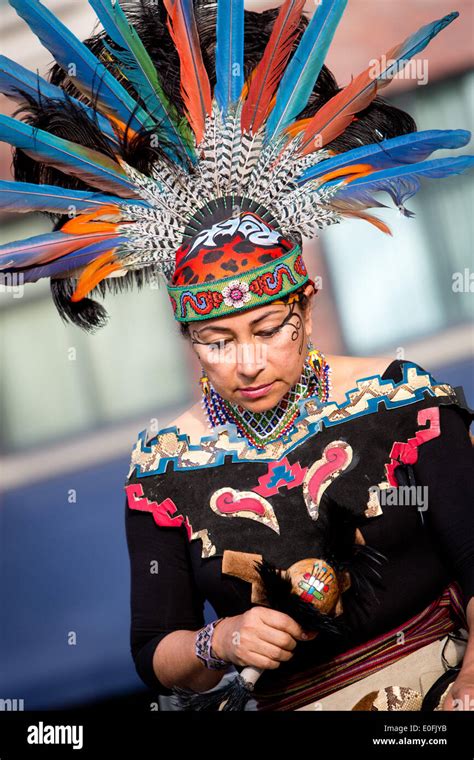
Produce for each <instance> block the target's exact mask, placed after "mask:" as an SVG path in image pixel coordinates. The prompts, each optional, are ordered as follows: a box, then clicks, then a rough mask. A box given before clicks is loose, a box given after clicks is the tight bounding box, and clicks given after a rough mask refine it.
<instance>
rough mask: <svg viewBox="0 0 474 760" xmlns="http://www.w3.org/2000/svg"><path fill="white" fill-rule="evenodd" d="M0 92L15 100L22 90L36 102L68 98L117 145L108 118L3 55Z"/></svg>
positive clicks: (0, 57) (0, 70) (0, 60)
mask: <svg viewBox="0 0 474 760" xmlns="http://www.w3.org/2000/svg"><path fill="white" fill-rule="evenodd" d="M0 92H1V93H3V94H4V95H7V97H9V98H14V99H15V100H18V99H20V98H21V93H22V92H26V93H27V94H28V95H29V96H30V97H32V98H34V100H35V101H36V103H40V101H41V100H42V99H44V98H48V99H50V100H61V101H65V100H66V99H68V100H70V101H71V102H72V103H74V105H75V106H78V108H82V110H83V111H84V112H85V113H86V114H87V116H88V117H89V119H90V120H91V121H92V122H94V123H95V122H96V121H97V125H98V126H99V128H100V131H101V132H102V134H104V135H105V136H106V137H107V139H108V140H110V141H111V142H112V143H114V145H118V139H117V135H116V134H115V132H114V129H113V127H112V125H111V123H110V121H109V120H108V119H106V118H105V117H104V116H102V115H101V114H100V113H98V112H97V111H94V110H93V109H92V108H90V107H89V106H87V105H86V104H85V103H82V102H81V101H80V100H77V99H76V98H73V97H71V96H70V95H67V94H66V93H65V92H64V90H62V89H61V88H60V87H56V85H54V84H50V83H49V82H48V81H46V79H43V77H40V75H39V74H34V73H33V72H32V71H29V70H28V69H25V68H24V66H20V64H19V63H15V61H12V60H10V58H7V57H6V56H4V55H0Z"/></svg>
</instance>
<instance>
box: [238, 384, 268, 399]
mask: <svg viewBox="0 0 474 760" xmlns="http://www.w3.org/2000/svg"><path fill="white" fill-rule="evenodd" d="M272 385H273V383H269V384H268V385H262V386H261V387H260V388H255V389H254V390H251V389H250V388H239V390H240V392H241V394H242V396H244V397H245V398H260V396H265V394H266V393H268V391H269V390H270V388H271V387H272Z"/></svg>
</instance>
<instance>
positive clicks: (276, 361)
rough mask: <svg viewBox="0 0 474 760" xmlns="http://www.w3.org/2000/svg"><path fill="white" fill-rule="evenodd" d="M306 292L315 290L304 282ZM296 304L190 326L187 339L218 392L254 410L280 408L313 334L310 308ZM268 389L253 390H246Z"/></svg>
mask: <svg viewBox="0 0 474 760" xmlns="http://www.w3.org/2000/svg"><path fill="white" fill-rule="evenodd" d="M304 292H305V294H306V295H307V296H308V297H309V296H311V294H312V293H313V292H314V291H313V286H312V285H311V284H308V286H307V288H306V289H305V291H304ZM310 306H311V305H310V303H309V304H308V306H307V308H306V311H305V313H304V312H303V311H302V310H301V307H300V305H299V303H298V302H297V301H293V302H292V303H289V304H272V303H269V304H267V305H266V306H259V307H258V308H254V309H249V310H248V311H244V312H241V313H240V314H236V315H235V316H234V315H229V316H226V317H219V318H217V319H206V320H202V321H199V322H191V323H190V324H189V336H190V339H191V342H192V345H193V348H194V351H195V353H196V354H197V356H198V358H199V360H200V362H201V365H202V367H203V369H204V370H205V372H206V374H207V376H208V378H209V380H210V382H211V383H212V385H213V386H214V388H215V389H216V391H217V392H218V393H219V394H220V395H221V396H222V397H223V398H225V399H227V400H228V401H230V402H232V403H235V404H240V405H241V406H243V407H245V408H246V409H249V410H250V411H253V412H263V411H266V410H267V409H271V408H272V407H273V406H275V405H276V404H278V402H279V401H280V400H281V398H282V397H283V396H284V395H285V393H287V392H288V390H289V389H290V388H291V386H292V385H294V384H295V383H296V382H297V380H298V379H299V377H300V375H301V371H302V368H303V364H304V361H305V358H306V355H307V349H306V346H307V342H308V339H309V337H310V336H311V327H312V321H311V307H310ZM259 386H266V387H265V388H263V389H261V390H259V391H254V392H252V390H250V389H252V388H253V389H255V388H258V387H259Z"/></svg>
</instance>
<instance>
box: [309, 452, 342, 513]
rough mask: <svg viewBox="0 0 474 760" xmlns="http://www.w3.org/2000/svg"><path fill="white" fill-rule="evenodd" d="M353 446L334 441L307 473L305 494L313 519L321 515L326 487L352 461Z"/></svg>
mask: <svg viewBox="0 0 474 760" xmlns="http://www.w3.org/2000/svg"><path fill="white" fill-rule="evenodd" d="M352 456H353V452H352V447H351V446H350V445H349V444H348V443H347V442H346V441H332V442H331V443H328V445H327V446H326V447H325V448H324V451H323V453H322V455H321V458H320V459H318V460H317V461H316V462H313V464H312V465H311V467H309V469H308V472H307V473H306V475H305V478H304V482H303V496H304V499H305V502H306V508H307V510H308V514H309V516H310V517H311V519H312V520H317V519H318V517H319V505H320V502H321V499H322V496H323V494H324V492H325V491H326V489H327V488H328V487H329V486H330V485H331V483H332V482H333V480H335V479H336V478H337V477H339V475H341V473H342V472H343V471H344V470H346V469H347V467H349V465H350V463H351V462H352Z"/></svg>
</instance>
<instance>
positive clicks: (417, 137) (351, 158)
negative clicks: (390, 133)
mask: <svg viewBox="0 0 474 760" xmlns="http://www.w3.org/2000/svg"><path fill="white" fill-rule="evenodd" d="M470 139H471V133H470V132H469V131H468V130H465V129H430V130H425V131H422V132H410V134H408V135H401V136H399V137H392V138H390V139H388V140H382V141H381V142H379V143H370V144H369V145H362V146H361V147H360V148H353V149H352V150H348V151H345V152H344V153H340V154H338V155H337V156H334V157H333V158H328V159H326V160H325V161H320V162H319V163H318V164H316V165H315V166H311V167H310V168H309V169H306V171H305V172H303V174H302V175H301V177H300V178H299V179H298V182H297V183H298V185H304V184H305V183H306V182H309V180H312V179H316V178H317V177H322V176H323V174H327V173H329V172H332V171H334V170H336V169H341V168H343V167H345V166H352V165H353V164H363V163H368V164H370V165H371V166H373V168H374V170H375V169H384V168H385V169H388V168H389V167H391V166H395V165H397V164H410V163H411V164H413V163H416V162H417V161H423V160H424V159H425V158H427V157H428V156H429V155H430V154H431V153H433V151H435V150H441V149H442V148H449V149H456V148H462V147H463V146H464V145H467V144H468V142H469V140H470Z"/></svg>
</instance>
